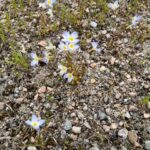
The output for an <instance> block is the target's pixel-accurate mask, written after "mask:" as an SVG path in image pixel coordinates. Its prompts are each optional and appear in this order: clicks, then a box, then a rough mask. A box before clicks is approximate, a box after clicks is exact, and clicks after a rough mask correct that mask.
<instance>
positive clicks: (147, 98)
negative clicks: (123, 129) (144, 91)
mask: <svg viewBox="0 0 150 150" xmlns="http://www.w3.org/2000/svg"><path fill="white" fill-rule="evenodd" d="M149 101H150V95H148V96H146V97H144V98H143V99H142V100H141V103H142V104H144V105H145V104H148V102H149Z"/></svg>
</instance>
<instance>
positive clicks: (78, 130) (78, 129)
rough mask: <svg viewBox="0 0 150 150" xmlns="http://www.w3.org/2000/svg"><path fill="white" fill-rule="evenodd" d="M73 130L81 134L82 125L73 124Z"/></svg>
mask: <svg viewBox="0 0 150 150" xmlns="http://www.w3.org/2000/svg"><path fill="white" fill-rule="evenodd" d="M72 132H73V133H76V134H80V133H81V127H77V126H73V127H72Z"/></svg>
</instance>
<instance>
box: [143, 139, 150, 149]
mask: <svg viewBox="0 0 150 150" xmlns="http://www.w3.org/2000/svg"><path fill="white" fill-rule="evenodd" d="M144 143H145V145H144V147H145V149H146V150H150V140H146V141H145V142H144Z"/></svg>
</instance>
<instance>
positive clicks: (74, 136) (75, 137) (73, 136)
mask: <svg viewBox="0 0 150 150" xmlns="http://www.w3.org/2000/svg"><path fill="white" fill-rule="evenodd" d="M69 137H70V138H71V139H72V140H73V141H76V140H77V138H78V137H77V135H74V134H70V135H69Z"/></svg>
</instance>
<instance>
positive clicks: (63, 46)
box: [58, 31, 80, 52]
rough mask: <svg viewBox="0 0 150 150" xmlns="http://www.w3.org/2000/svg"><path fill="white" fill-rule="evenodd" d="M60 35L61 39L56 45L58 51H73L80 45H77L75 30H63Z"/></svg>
mask: <svg viewBox="0 0 150 150" xmlns="http://www.w3.org/2000/svg"><path fill="white" fill-rule="evenodd" d="M62 36H63V39H62V41H61V42H60V44H59V45H58V47H59V51H68V52H74V51H77V50H79V49H80V46H79V45H78V42H79V39H78V33H77V32H72V33H70V32H68V31H65V32H64V33H63V35H62Z"/></svg>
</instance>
